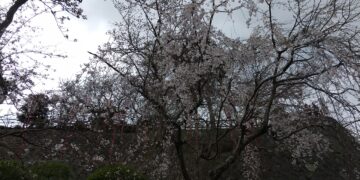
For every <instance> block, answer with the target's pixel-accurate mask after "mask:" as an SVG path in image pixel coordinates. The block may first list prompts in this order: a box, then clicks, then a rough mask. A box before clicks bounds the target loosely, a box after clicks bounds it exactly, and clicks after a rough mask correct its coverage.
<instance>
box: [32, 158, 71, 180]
mask: <svg viewBox="0 0 360 180" xmlns="http://www.w3.org/2000/svg"><path fill="white" fill-rule="evenodd" d="M29 170H30V174H31V177H32V178H33V179H36V180H50V179H51V180H70V179H75V178H74V173H73V171H72V168H71V167H70V166H69V165H68V164H65V163H62V162H57V161H47V162H38V163H35V164H33V165H32V166H30V167H29Z"/></svg>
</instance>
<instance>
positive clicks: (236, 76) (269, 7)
mask: <svg viewBox="0 0 360 180" xmlns="http://www.w3.org/2000/svg"><path fill="white" fill-rule="evenodd" d="M115 5H116V7H117V8H118V9H119V12H120V14H121V16H122V19H121V22H119V23H118V24H117V28H116V29H115V30H113V31H112V32H111V33H110V34H111V35H112V40H111V41H110V42H109V43H107V44H105V45H104V46H103V47H102V48H101V49H99V52H98V53H97V54H94V53H91V54H93V55H94V59H98V60H99V61H101V62H103V63H105V64H106V65H107V66H108V67H109V68H111V69H113V70H114V71H115V72H117V73H118V74H119V75H120V76H121V77H122V78H121V81H126V82H127V83H128V84H129V85H130V86H131V87H132V88H133V89H134V91H135V92H137V93H138V96H139V97H141V98H142V100H143V101H144V102H143V104H146V110H144V111H141V112H140V113H141V114H142V117H154V116H149V115H147V114H146V113H151V114H154V113H155V114H156V116H155V117H156V118H147V119H146V118H143V120H145V119H146V120H147V121H150V122H152V124H155V125H157V130H158V131H164V132H167V133H165V134H168V135H169V136H170V137H171V141H170V142H171V143H172V144H173V145H174V146H175V147H176V152H177V157H178V159H179V166H180V167H181V170H182V174H183V177H184V179H191V177H192V175H193V173H194V172H190V173H189V170H188V169H187V167H186V162H187V161H186V160H187V159H186V157H185V155H184V147H191V148H190V149H192V150H194V152H195V153H194V154H197V155H198V157H197V158H195V159H197V160H198V161H212V160H216V158H217V157H218V155H219V151H218V149H219V143H220V142H222V141H224V140H226V139H228V138H229V137H230V136H229V134H231V133H232V134H234V136H232V137H233V142H234V144H233V146H232V151H231V153H230V154H229V155H228V157H227V158H226V159H225V160H222V161H221V162H220V163H219V164H218V165H217V166H216V167H214V168H212V169H211V170H210V171H209V177H210V178H212V179H219V178H221V176H222V174H223V173H224V172H225V171H226V170H228V169H229V168H230V167H231V165H232V164H233V163H234V162H235V161H236V160H237V159H239V158H240V157H241V156H240V155H241V154H242V153H244V150H245V149H246V147H248V145H250V144H251V143H253V142H254V140H256V139H257V138H258V137H261V136H262V135H264V134H266V133H267V132H268V131H269V130H273V131H275V134H276V133H277V132H279V134H281V133H280V131H279V129H282V130H284V131H282V132H284V133H283V134H285V135H284V136H285V137H288V136H287V135H286V134H293V133H294V132H298V131H299V129H306V127H308V126H309V125H307V126H304V124H303V123H301V120H300V119H301V118H300V119H299V118H288V119H284V117H297V116H299V114H301V113H302V112H304V109H305V104H307V103H311V102H314V104H320V105H321V106H322V107H323V109H324V110H325V109H327V111H328V115H329V116H333V117H336V119H338V120H339V121H343V122H344V121H346V122H351V121H356V120H357V119H356V117H358V115H359V106H358V104H359V102H358V97H357V94H358V93H359V89H360V88H359V83H358V82H359V58H358V57H359V53H358V49H359V45H360V44H359V41H358V40H359V38H360V37H359V31H358V28H357V27H358V26H357V23H356V22H357V21H358V20H359V18H360V4H359V2H358V1H355V0H346V1H345V0H344V1H337V0H330V1H326V2H324V1H319V2H317V1H316V2H315V1H307V0H305V1H281V0H279V1H274V0H273V1H270V0H265V1H259V2H257V1H256V2H255V1H239V2H232V1H227V0H225V1H220V2H218V1H215V0H205V1H193V0H192V1H190V0H189V1H180V2H179V1H166V2H165V1H158V0H154V1H146V2H144V1H138V0H131V1H126V2H118V1H115ZM239 9H244V10H245V11H247V12H249V14H250V17H251V18H253V19H254V18H255V19H259V22H257V23H256V25H254V26H255V27H254V28H253V32H252V34H251V36H250V37H249V38H248V39H245V40H242V41H240V40H238V39H234V38H230V37H227V36H226V35H224V34H223V33H222V32H221V30H218V29H216V28H215V27H214V24H213V22H214V17H215V16H217V15H218V14H220V13H228V14H232V13H234V12H236V11H237V10H239ZM275 9H276V10H277V11H275ZM283 9H286V10H289V11H286V12H285V11H284V12H283V11H282V10H283ZM284 13H286V14H289V15H287V16H286V17H288V18H289V19H283V18H281V17H284ZM251 22H252V21H248V23H251ZM118 83H119V84H121V83H122V82H118ZM318 99H321V102H319V101H318ZM325 107H326V108H325ZM284 115H287V116H284ZM289 123H291V124H293V125H295V126H288V124H289ZM314 123H317V122H314ZM315 125H317V124H315ZM224 126H226V128H224ZM319 126H320V125H319ZM290 127H291V128H290ZM354 128H355V129H356V128H357V126H356V125H355V126H354ZM189 131H192V132H194V133H195V136H196V137H197V139H198V141H197V143H196V142H194V141H192V139H191V138H190V136H186V134H187V133H188V132H189ZM204 134H208V135H204ZM303 140H304V141H316V140H317V138H309V139H303ZM215 162H216V161H215Z"/></svg>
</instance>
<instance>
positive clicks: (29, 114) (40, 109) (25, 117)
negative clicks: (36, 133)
mask: <svg viewBox="0 0 360 180" xmlns="http://www.w3.org/2000/svg"><path fill="white" fill-rule="evenodd" d="M19 111H20V113H19V114H18V115H17V117H18V120H19V121H20V122H22V123H23V124H24V125H25V126H26V127H30V128H44V127H45V126H46V125H48V123H49V121H48V112H49V98H48V97H47V95H45V94H30V95H29V96H28V98H27V99H26V100H25V103H24V105H22V106H21V108H20V109H19Z"/></svg>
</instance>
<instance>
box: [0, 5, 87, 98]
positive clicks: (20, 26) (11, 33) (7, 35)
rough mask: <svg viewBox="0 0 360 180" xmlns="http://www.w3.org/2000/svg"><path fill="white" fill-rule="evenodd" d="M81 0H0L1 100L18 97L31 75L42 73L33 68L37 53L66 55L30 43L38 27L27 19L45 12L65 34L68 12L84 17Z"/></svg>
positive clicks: (26, 87)
mask: <svg viewBox="0 0 360 180" xmlns="http://www.w3.org/2000/svg"><path fill="white" fill-rule="evenodd" d="M80 3H81V0H36V1H29V0H13V1H10V0H4V1H2V2H1V4H0V60H1V62H0V96H1V97H0V103H3V102H4V101H5V100H6V99H9V98H10V99H11V100H12V101H13V102H15V103H16V102H17V101H18V95H19V94H21V93H22V92H23V91H24V90H25V89H29V88H30V87H32V86H33V78H35V77H42V76H43V74H41V73H39V72H37V71H36V69H37V68H38V67H39V66H40V65H41V63H39V61H38V58H39V57H65V56H64V55H61V54H56V53H54V52H49V51H47V50H45V49H44V47H40V46H39V45H36V46H29V44H30V43H29V42H30V41H31V40H33V39H31V38H32V34H33V33H34V32H35V31H37V30H38V29H37V28H36V27H34V26H31V25H30V24H31V23H30V22H31V21H34V19H35V18H36V17H37V16H39V15H41V14H44V13H48V14H51V15H52V16H53V17H54V20H55V22H56V24H57V26H58V28H59V30H60V32H62V34H63V36H64V37H68V35H67V34H66V32H67V30H66V28H65V27H64V26H63V23H64V22H65V21H66V20H69V18H70V16H74V17H77V18H85V16H84V15H83V14H82V9H81V8H80V7H79V4H80Z"/></svg>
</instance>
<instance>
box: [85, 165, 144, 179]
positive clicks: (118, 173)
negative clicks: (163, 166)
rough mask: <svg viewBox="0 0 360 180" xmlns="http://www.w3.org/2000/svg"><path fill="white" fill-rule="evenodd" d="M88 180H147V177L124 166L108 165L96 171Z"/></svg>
mask: <svg viewBox="0 0 360 180" xmlns="http://www.w3.org/2000/svg"><path fill="white" fill-rule="evenodd" d="M88 180H145V177H144V176H142V175H141V174H139V173H137V172H136V171H135V170H133V169H131V168H129V167H127V166H124V165H107V166H103V167H101V168H99V169H97V170H95V171H94V172H93V173H92V174H90V176H89V177H88Z"/></svg>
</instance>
